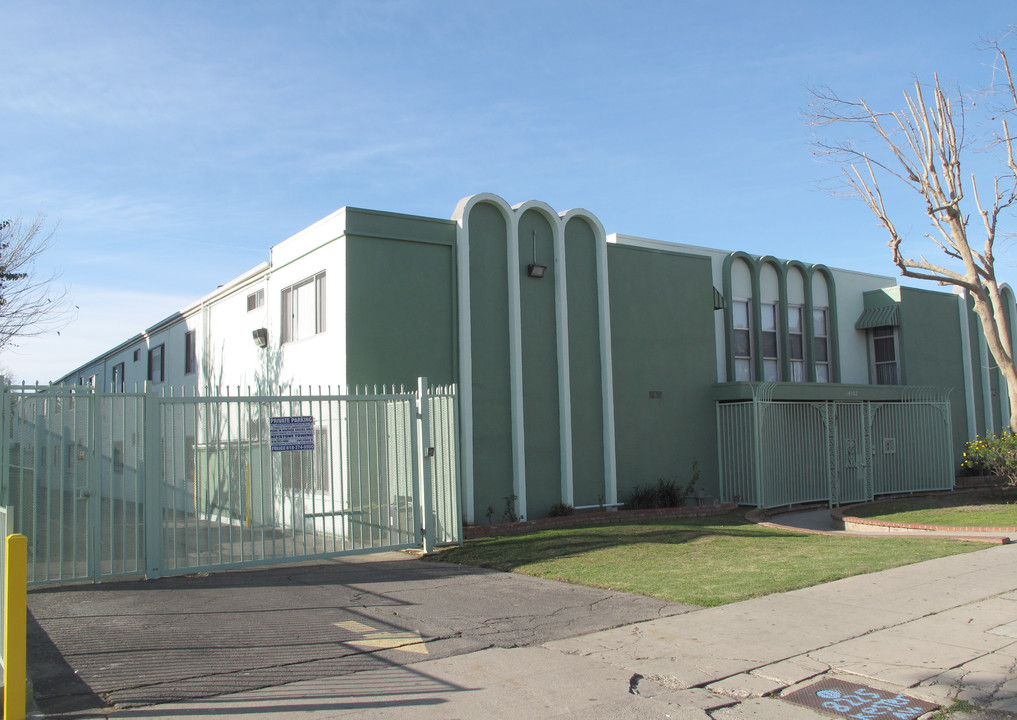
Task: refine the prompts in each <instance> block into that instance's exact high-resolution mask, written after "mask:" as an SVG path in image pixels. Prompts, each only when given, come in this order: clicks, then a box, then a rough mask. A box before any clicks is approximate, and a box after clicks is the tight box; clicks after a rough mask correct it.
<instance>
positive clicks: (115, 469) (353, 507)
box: [2, 381, 462, 583]
mask: <svg viewBox="0 0 1017 720" xmlns="http://www.w3.org/2000/svg"><path fill="white" fill-rule="evenodd" d="M4 397H5V403H6V406H7V408H8V412H7V413H6V414H5V422H6V423H7V424H8V425H9V427H6V428H5V435H4V437H5V438H6V443H5V444H4V445H5V452H6V453H7V458H8V462H7V463H6V464H5V465H4V466H3V472H4V478H3V488H2V490H3V493H4V495H5V496H6V498H7V499H8V501H9V502H10V504H11V505H13V508H14V509H13V516H12V520H13V524H14V527H15V528H16V529H17V530H18V531H20V532H23V533H24V534H25V535H27V536H28V538H29V581H30V582H32V583H41V582H59V581H65V580H78V579H93V580H98V579H99V578H107V577H116V576H137V575H141V574H144V575H147V576H149V577H157V576H159V575H162V574H174V573H185V572H193V571H196V570H209V569H215V568H224V567H238V566H246V565H254V564H263V563H272V562H282V561H292V560H296V559H306V558H315V557H327V556H333V555H339V554H343V553H355V552H370V551H375V550H381V549H395V548H407V547H413V546H416V545H420V544H421V543H422V542H423V541H425V540H427V539H428V538H425V537H424V536H423V535H422V530H427V529H428V526H430V528H429V529H430V530H431V537H432V538H433V540H432V542H433V541H437V542H438V543H456V542H459V541H460V539H461V538H462V524H461V511H460V507H459V502H460V500H459V497H460V496H459V488H458V477H459V473H458V453H457V447H456V442H457V437H458V430H457V425H456V397H455V392H454V388H438V389H429V388H427V387H426V382H423V381H422V382H421V384H420V386H419V387H418V388H417V390H416V391H415V392H413V391H410V392H406V391H403V390H400V391H399V392H393V391H387V390H386V389H385V388H382V390H381V392H378V391H377V389H374V390H372V391H371V392H369V393H368V392H356V393H352V394H344V395H343V394H331V393H327V392H326V393H320V392H319V393H317V394H302V393H297V394H290V395H251V394H241V393H239V392H237V393H235V394H231V393H230V392H224V393H221V394H218V395H215V396H207V395H206V396H196V395H193V394H192V395H190V396H187V395H184V394H182V393H177V394H174V393H172V392H169V391H163V392H161V393H157V392H154V391H151V390H149V391H148V392H143V393H97V392H92V391H91V389H88V388H81V387H75V388H65V387H42V388H26V387H21V388H9V389H8V390H7V391H6V392H5V394H4ZM421 428H427V433H426V435H421V434H420V433H421ZM425 476H426V477H427V478H428V481H427V482H424V480H423V478H424V477H425ZM425 501H426V502H425ZM425 505H426V506H427V507H428V508H429V509H428V510H425ZM425 512H426V513H427V514H425ZM425 518H427V520H425Z"/></svg>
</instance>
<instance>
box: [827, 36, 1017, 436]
mask: <svg viewBox="0 0 1017 720" xmlns="http://www.w3.org/2000/svg"><path fill="white" fill-rule="evenodd" d="M988 49H989V50H991V51H992V52H993V53H994V59H995V62H994V64H993V68H992V71H993V76H994V77H993V85H992V86H991V88H990V90H991V92H993V93H994V95H995V96H996V97H1002V98H1003V104H1002V107H997V108H995V111H993V110H984V111H983V110H981V109H980V110H979V112H980V113H981V115H980V117H979V119H980V120H985V121H987V122H988V123H989V126H990V127H991V128H993V129H992V130H990V131H989V133H990V134H989V136H988V137H987V138H986V137H984V136H983V137H982V138H980V140H982V141H983V142H984V144H985V146H986V149H990V150H995V151H997V152H998V165H997V173H996V174H995V175H993V176H992V177H991V178H990V179H989V181H988V182H982V183H981V184H979V182H978V180H977V178H976V176H975V173H971V175H970V176H967V177H965V175H964V174H963V173H962V171H961V154H962V152H963V151H965V150H969V149H971V143H969V142H967V141H966V140H965V136H964V130H965V120H966V119H968V118H967V116H968V115H970V114H971V113H973V112H974V108H975V107H976V104H974V103H972V104H970V105H969V104H967V103H966V101H965V97H964V95H962V94H961V93H960V92H957V91H947V90H944V88H943V86H942V85H941V83H940V80H939V76H938V75H935V76H934V82H933V83H932V85H931V86H923V85H922V84H921V83H920V82H917V81H916V82H915V84H914V87H913V88H912V90H911V91H910V92H907V91H906V92H905V93H904V108H903V109H902V110H898V111H891V112H881V111H877V110H875V109H873V108H872V107H871V106H870V105H869V103H868V102H866V101H865V100H864V99H861V98H859V99H857V100H847V99H844V98H841V97H840V96H838V95H837V94H836V93H834V92H833V91H831V90H829V89H827V88H823V89H820V90H814V91H813V93H812V94H813V102H812V108H811V113H810V120H811V122H812V124H813V126H814V127H817V128H822V129H823V130H826V131H833V130H839V129H841V128H843V127H845V126H847V127H850V128H852V130H855V129H860V130H861V131H862V133H863V134H864V135H865V137H864V138H862V139H861V140H862V143H863V144H859V143H858V141H857V140H856V139H855V138H854V137H852V138H851V139H848V140H837V141H829V140H824V139H817V140H816V142H815V145H816V147H817V150H818V152H819V153H821V154H825V155H829V156H832V157H833V158H834V159H837V160H839V161H841V162H843V163H844V165H843V167H842V170H843V176H842V177H843V180H844V181H845V183H846V185H847V187H848V188H849V190H850V191H851V193H852V194H854V195H857V196H858V197H860V198H861V199H862V200H863V201H864V202H865V204H866V206H867V207H868V208H869V210H870V211H872V213H873V214H874V215H875V216H876V218H877V219H878V220H879V223H880V224H881V225H882V226H883V227H884V228H885V229H886V231H887V232H888V233H889V235H890V241H889V243H888V244H889V246H890V249H891V251H892V253H893V262H894V264H896V265H897V267H898V268H899V270H900V273H901V275H902V276H904V277H909V278H916V279H919V280H931V281H933V282H937V283H940V284H942V285H955V286H957V287H959V288H962V289H963V290H964V291H965V292H966V294H967V295H968V297H970V298H971V299H972V302H973V305H974V311H975V313H976V314H977V315H978V319H979V321H980V323H981V326H982V329H983V330H984V333H985V339H986V343H987V345H988V348H989V352H990V353H991V354H992V358H993V360H995V362H996V364H997V365H998V367H999V370H1000V372H1001V373H1002V375H1003V377H1004V379H1005V380H1006V384H1007V392H1008V397H1009V400H1010V407H1011V409H1012V414H1011V417H1010V430H1011V432H1017V368H1015V365H1014V356H1013V344H1012V342H1011V337H1012V336H1011V333H1012V332H1013V328H1011V327H1010V326H1009V322H1008V309H1007V307H1006V303H1005V302H1004V300H1003V297H1002V295H1001V294H1000V290H999V284H998V282H997V279H996V259H995V255H994V252H993V251H994V248H995V245H996V240H997V237H999V234H1000V231H999V225H998V224H999V220H1000V219H1001V216H1002V215H1003V214H1004V212H1005V211H1006V210H1007V209H1008V208H1010V206H1011V205H1013V204H1014V202H1015V201H1017V162H1015V158H1014V137H1013V136H1012V135H1011V134H1010V128H1009V124H1008V120H1010V119H1011V116H1013V115H1014V114H1017V89H1015V86H1014V78H1013V75H1012V74H1011V72H1010V63H1009V60H1008V58H1007V54H1006V51H1005V50H1004V48H1003V47H1002V46H1001V45H1000V44H999V43H998V42H994V43H990V44H989V45H988ZM830 126H835V127H834V128H831V127H830ZM866 140H874V141H875V142H874V143H873V144H872V145H871V146H870V145H869V144H865V141H866ZM870 147H871V148H872V149H869V148H870ZM883 180H891V181H893V182H896V184H898V185H899V184H903V185H904V186H906V187H907V188H910V189H911V190H912V191H913V192H915V193H917V194H918V195H919V196H920V198H921V199H922V201H923V202H924V205H925V214H926V215H927V216H928V218H929V220H930V223H931V226H932V227H931V231H930V232H928V233H926V234H925V237H926V238H928V240H929V241H931V243H932V244H933V245H934V246H935V247H936V248H938V249H939V250H940V251H941V252H942V254H941V255H939V256H938V257H939V259H938V260H930V259H929V258H928V257H926V255H925V254H923V253H921V251H920V250H919V251H918V254H917V256H915V255H916V254H915V250H914V249H912V250H909V251H908V252H907V254H905V250H904V249H903V247H902V246H903V245H904V242H905V239H906V238H905V236H904V235H902V234H901V233H900V232H899V231H898V229H897V226H896V225H895V224H894V221H893V220H892V219H891V211H890V210H889V209H888V208H887V203H886V197H885V196H884V192H883V187H882V186H881V184H880V183H881V181H883ZM968 181H969V182H968ZM972 206H973V209H974V217H975V218H976V219H975V221H974V222H970V220H971V217H972V212H971V210H972ZM913 244H914V243H913V242H912V243H910V244H909V247H911V245H913Z"/></svg>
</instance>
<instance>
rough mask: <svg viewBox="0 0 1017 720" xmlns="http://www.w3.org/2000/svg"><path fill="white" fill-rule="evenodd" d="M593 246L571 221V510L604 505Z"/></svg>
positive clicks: (587, 231)
mask: <svg viewBox="0 0 1017 720" xmlns="http://www.w3.org/2000/svg"><path fill="white" fill-rule="evenodd" d="M597 242H598V241H597V238H596V235H595V234H594V232H593V229H592V228H591V227H590V225H589V224H588V223H587V222H586V221H585V220H582V219H579V218H573V219H572V220H570V221H569V223H568V225H566V226H565V267H566V268H567V278H566V282H567V284H568V318H569V337H568V348H569V382H570V385H571V388H572V398H571V403H572V489H573V499H574V504H575V505H596V504H598V503H600V502H603V497H604V404H603V397H602V395H603V390H602V387H601V367H602V364H601V357H600V310H599V307H598V296H599V292H598V290H597V254H596V250H597Z"/></svg>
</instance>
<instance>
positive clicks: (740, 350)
mask: <svg viewBox="0 0 1017 720" xmlns="http://www.w3.org/2000/svg"><path fill="white" fill-rule="evenodd" d="M734 354H735V357H743V358H745V357H749V331H748V330H735V331H734Z"/></svg>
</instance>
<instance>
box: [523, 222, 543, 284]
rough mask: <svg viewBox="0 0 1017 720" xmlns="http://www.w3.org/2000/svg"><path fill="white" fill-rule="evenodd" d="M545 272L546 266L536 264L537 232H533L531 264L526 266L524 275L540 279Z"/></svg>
mask: <svg viewBox="0 0 1017 720" xmlns="http://www.w3.org/2000/svg"><path fill="white" fill-rule="evenodd" d="M546 272H547V265H538V264H537V231H536V230H534V231H533V262H532V263H530V264H529V265H527V266H526V274H527V275H529V276H530V277H531V278H538V279H540V278H542V277H544V273H546Z"/></svg>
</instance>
